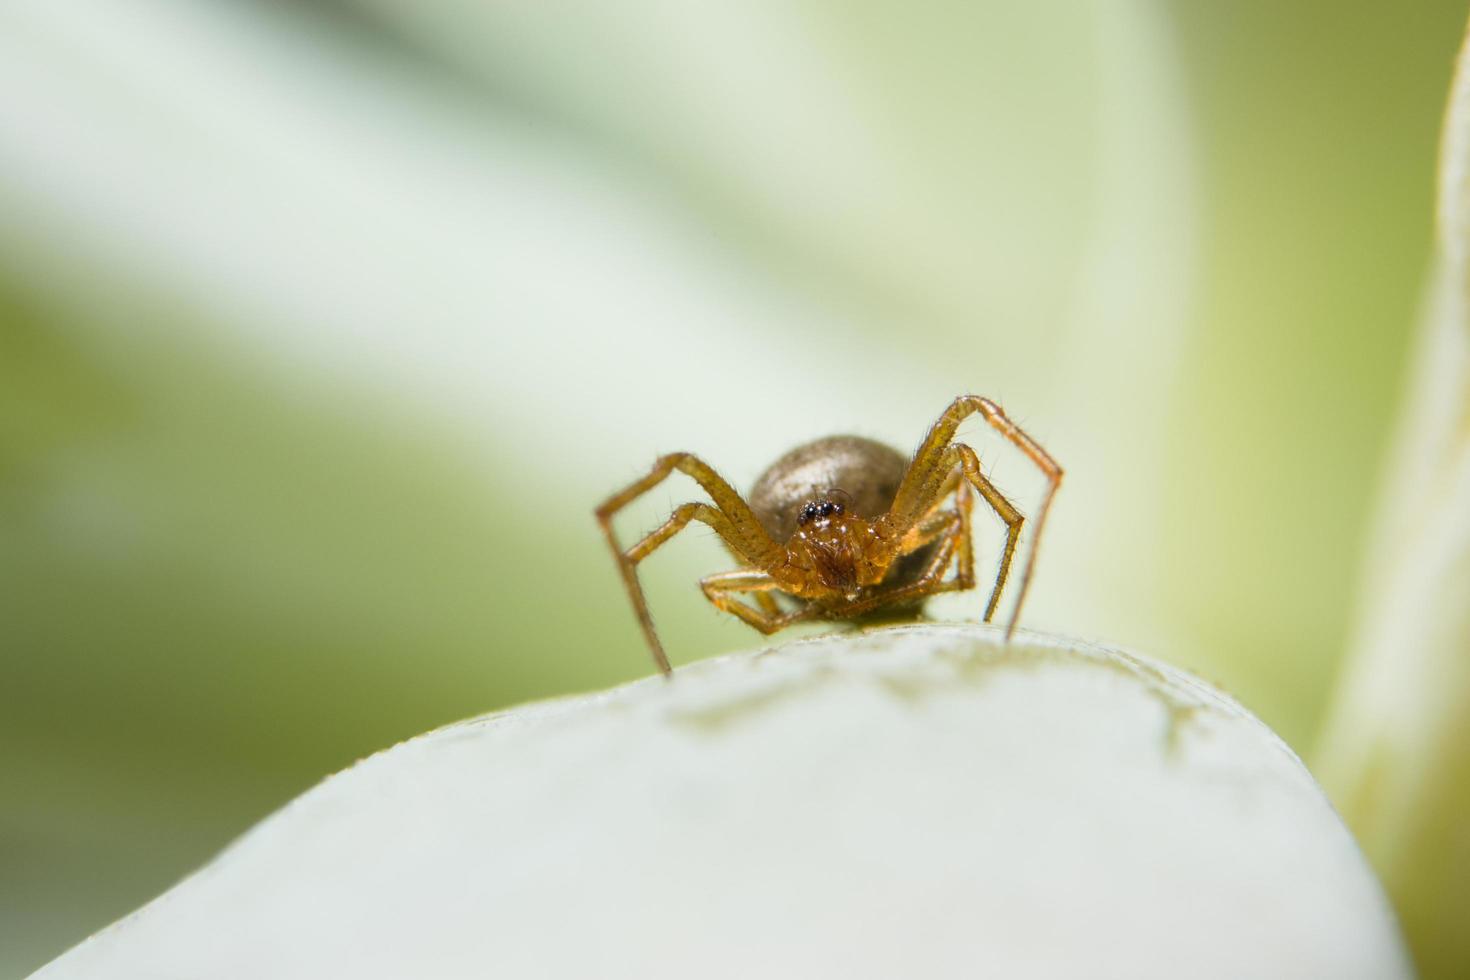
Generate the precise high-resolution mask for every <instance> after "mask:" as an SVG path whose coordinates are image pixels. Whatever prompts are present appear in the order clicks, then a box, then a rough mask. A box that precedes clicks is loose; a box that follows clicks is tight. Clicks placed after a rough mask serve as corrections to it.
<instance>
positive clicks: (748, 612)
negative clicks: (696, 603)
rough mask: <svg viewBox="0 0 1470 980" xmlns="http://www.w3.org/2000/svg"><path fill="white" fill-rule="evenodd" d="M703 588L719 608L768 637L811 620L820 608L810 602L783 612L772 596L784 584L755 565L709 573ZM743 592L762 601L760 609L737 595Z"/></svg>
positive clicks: (709, 598)
mask: <svg viewBox="0 0 1470 980" xmlns="http://www.w3.org/2000/svg"><path fill="white" fill-rule="evenodd" d="M699 587H700V588H701V589H703V590H704V595H705V598H707V599H708V600H709V601H710V602H712V603H713V604H714V605H715V608H717V609H719V610H720V611H722V612H727V613H730V614H731V615H733V616H738V617H739V618H740V619H741V620H742V621H744V622H745V623H746V624H747V625H749V626H754V627H755V628H756V629H758V630H760V631H761V632H762V633H765V634H766V635H767V636H769V635H770V634H772V633H774V632H776V631H777V630H780V629H785V628H786V627H787V626H790V625H791V624H792V623H797V622H800V621H801V620H803V619H810V618H811V617H812V614H813V613H814V612H815V611H816V607H814V606H811V605H806V606H803V607H802V608H800V609H797V610H794V611H792V612H782V611H781V609H780V607H779V606H777V605H776V602H775V600H774V599H773V598H772V597H771V591H772V590H774V589H778V588H780V586H778V585H777V584H776V581H775V580H774V579H772V578H771V576H769V575H767V574H766V573H765V572H762V571H758V570H756V569H753V568H741V569H737V570H735V571H732V572H720V573H718V574H715V575H710V576H707V577H705V578H703V579H700V581H699ZM741 593H748V594H751V597H752V598H753V599H755V600H756V602H758V603H760V608H756V607H755V606H752V605H750V604H748V603H744V602H741V601H740V600H739V599H738V598H736V596H737V595H739V594H741ZM762 599H765V600H766V602H761V601H760V600H762ZM767 603H769V605H767Z"/></svg>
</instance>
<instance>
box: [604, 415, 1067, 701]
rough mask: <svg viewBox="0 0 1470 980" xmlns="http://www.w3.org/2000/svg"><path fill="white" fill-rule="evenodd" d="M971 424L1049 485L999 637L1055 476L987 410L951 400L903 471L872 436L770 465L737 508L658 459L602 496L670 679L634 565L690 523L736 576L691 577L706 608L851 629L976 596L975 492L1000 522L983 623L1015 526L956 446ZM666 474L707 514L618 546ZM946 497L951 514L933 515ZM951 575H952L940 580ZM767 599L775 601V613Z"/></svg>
mask: <svg viewBox="0 0 1470 980" xmlns="http://www.w3.org/2000/svg"><path fill="white" fill-rule="evenodd" d="M973 414H979V415H980V416H981V417H983V418H984V419H985V421H986V422H988V423H989V424H990V425H991V426H992V427H994V428H995V429H997V430H998V431H999V432H1000V433H1001V435H1003V436H1004V437H1005V438H1006V439H1008V440H1009V441H1010V442H1012V443H1013V444H1015V445H1016V446H1017V447H1018V448H1019V449H1020V450H1021V451H1022V452H1023V453H1025V454H1026V455H1027V457H1029V458H1030V459H1031V461H1032V462H1034V463H1035V464H1036V465H1037V466H1038V467H1039V468H1040V469H1041V471H1042V473H1043V474H1045V476H1046V478H1047V488H1046V493H1045V495H1044V496H1043V497H1042V499H1041V507H1040V508H1039V509H1038V510H1037V513H1036V531H1035V533H1034V534H1033V536H1032V539H1031V548H1030V551H1029V552H1028V554H1027V557H1026V565H1025V567H1024V568H1023V569H1022V572H1021V591H1020V594H1019V595H1018V596H1017V597H1016V605H1015V608H1014V609H1013V610H1012V611H1011V619H1010V623H1009V624H1008V625H1007V627H1006V638H1007V639H1009V638H1010V636H1011V633H1012V632H1014V630H1015V628H1016V620H1017V619H1019V618H1020V615H1021V603H1023V602H1024V601H1025V600H1026V589H1027V586H1029V585H1030V583H1031V571H1032V568H1033V567H1034V565H1035V560H1036V546H1037V543H1038V542H1039V541H1040V540H1041V530H1042V527H1043V526H1044V525H1045V523H1046V512H1047V510H1048V509H1049V508H1050V507H1051V500H1052V497H1053V496H1054V495H1055V494H1056V491H1057V487H1058V486H1059V485H1060V484H1061V482H1062V468H1061V467H1060V466H1058V465H1057V464H1056V461H1055V460H1053V459H1052V458H1051V457H1050V456H1049V455H1047V453H1046V450H1044V449H1042V448H1041V447H1040V446H1039V445H1037V444H1036V442H1035V441H1034V440H1033V439H1032V438H1031V437H1030V436H1028V435H1027V434H1026V433H1025V432H1023V431H1021V429H1020V428H1018V427H1017V426H1016V424H1015V423H1014V422H1012V421H1011V420H1010V419H1009V418H1007V417H1006V414H1005V412H1003V411H1001V408H1000V406H999V405H997V404H995V402H993V401H991V400H990V399H988V398H980V397H978V396H976V395H961V396H960V397H959V398H956V399H955V400H954V402H953V403H951V404H950V406H949V408H947V409H945V411H944V414H943V415H941V416H940V417H939V421H937V422H935V423H934V425H933V427H932V428H930V430H929V434H928V435H926V436H925V437H924V441H923V443H922V444H921V445H920V446H919V449H918V451H917V452H916V453H914V458H913V461H912V462H907V463H906V462H905V460H904V458H903V456H902V455H901V454H900V453H898V452H897V451H896V450H893V449H890V448H889V447H887V446H885V445H883V444H882V443H877V442H873V441H872V440H871V439H862V438H859V437H857V436H831V437H828V438H826V439H818V440H817V441H816V442H810V443H807V444H806V445H804V446H798V447H797V448H796V449H793V450H792V451H791V452H789V453H787V454H786V455H785V456H783V457H781V458H780V459H778V460H777V461H776V462H775V463H773V464H771V467H770V468H769V469H767V470H766V471H765V473H763V474H762V475H761V477H760V479H758V480H757V481H756V483H755V487H754V488H753V489H752V490H751V494H750V502H749V503H747V502H746V501H745V500H743V499H742V498H741V496H740V494H738V493H736V492H735V489H734V488H733V487H731V486H730V484H728V483H726V482H725V480H724V479H722V478H721V477H720V475H719V474H718V473H716V472H715V471H714V470H713V469H711V468H710V467H709V466H708V465H707V464H705V463H704V462H702V461H700V460H699V459H698V458H696V457H694V456H692V455H690V454H689V453H672V454H670V455H668V456H662V457H660V458H659V460H658V462H656V463H654V464H653V469H652V470H651V471H650V472H649V474H648V475H647V476H645V477H643V479H641V480H638V481H636V482H634V483H632V484H630V485H629V486H627V487H625V488H624V489H623V490H621V491H619V492H618V493H615V494H613V495H612V496H611V497H609V498H608V499H607V500H605V501H604V502H603V504H602V506H600V507H598V508H597V520H598V523H600V524H601V525H602V530H603V532H604V533H606V534H607V541H608V544H609V545H611V546H612V550H613V555H614V557H615V558H616V560H617V563H618V568H619V569H620V570H621V571H622V573H623V582H624V584H625V585H626V586H627V588H628V598H630V599H631V600H632V601H633V610H634V611H635V612H636V613H637V614H638V622H639V624H640V625H642V627H643V635H644V636H645V637H646V638H647V639H648V646H649V649H650V650H651V651H652V652H653V659H654V662H655V663H657V664H658V669H659V670H661V671H663V672H664V673H665V674H668V673H670V668H669V659H668V657H667V656H665V654H664V650H663V645H662V644H660V643H659V640H658V634H657V633H656V632H655V631H654V628H653V618H652V617H651V616H650V615H649V613H648V602H647V600H645V599H644V597H643V586H642V585H641V584H639V581H638V570H637V569H638V563H639V562H641V561H642V560H643V559H645V558H647V557H648V556H649V555H650V554H652V553H653V552H654V551H655V550H656V549H657V548H658V547H659V546H660V545H662V544H663V543H664V542H666V541H668V540H669V539H670V538H672V537H673V536H674V535H675V534H678V533H679V531H680V530H682V529H683V528H684V526H685V525H686V524H688V523H689V522H690V521H700V522H702V523H704V524H708V525H709V526H710V527H711V528H713V529H714V530H715V532H716V533H717V534H719V536H720V538H721V539H722V540H723V541H724V543H725V546H726V547H727V548H729V550H730V552H731V554H733V555H734V556H735V558H736V560H737V561H739V562H740V563H741V564H743V565H744V566H745V567H744V568H740V569H736V570H735V571H730V572H721V573H719V574H716V575H711V576H709V577H707V578H705V579H702V580H701V581H700V583H699V586H700V588H701V589H703V590H704V594H705V597H706V598H708V599H709V601H710V602H712V603H713V604H714V605H715V607H716V608H718V609H722V610H724V611H725V612H727V613H730V614H732V615H735V616H738V617H740V618H741V619H742V620H744V621H745V622H747V623H749V624H750V625H751V626H754V627H755V628H756V629H758V630H760V631H761V632H762V633H767V634H769V633H774V632H776V631H777V630H779V629H783V628H785V627H787V626H790V625H791V624H792V623H799V622H802V621H805V620H811V619H827V620H833V619H852V618H855V617H859V616H863V615H866V614H868V613H871V612H873V611H874V610H877V609H880V608H886V607H903V606H917V605H919V604H920V603H922V602H923V601H924V599H926V598H927V597H929V596H931V595H935V594H937V593H940V592H957V591H963V590H966V589H972V588H974V587H975V562H974V555H973V552H972V550H971V543H970V506H971V503H972V498H971V496H970V490H971V487H972V486H973V488H974V489H975V490H978V491H979V492H980V496H982V497H984V498H985V502H986V503H988V504H989V505H990V506H991V507H992V508H993V509H994V510H995V512H996V513H997V514H998V515H1000V518H1001V520H1003V521H1005V524H1006V543H1005V549H1004V551H1002V552H1001V556H1000V568H999V570H998V571H997V572H996V576H995V586H994V587H993V588H992V589H991V591H990V601H989V602H988V603H987V604H986V606H985V621H986V622H989V621H990V618H991V617H992V616H993V615H994V614H995V607H996V603H997V602H999V601H1000V593H1001V590H1002V589H1003V588H1004V587H1005V583H1006V578H1007V576H1008V575H1009V574H1010V570H1011V558H1012V557H1013V556H1014V555H1015V552H1016V542H1017V541H1018V540H1019V539H1020V536H1021V525H1022V523H1023V522H1024V521H1025V518H1024V517H1023V516H1022V515H1021V512H1020V511H1018V510H1016V508H1015V507H1013V506H1012V505H1011V502H1010V501H1009V500H1007V499H1006V498H1005V497H1004V496H1003V495H1002V494H1001V492H1000V491H999V490H997V489H996V488H995V487H994V486H993V485H992V484H991V483H990V481H989V480H987V479H986V478H985V476H984V475H983V474H982V473H981V472H980V460H979V457H977V456H976V455H975V451H974V450H973V449H971V448H970V447H969V446H967V445H965V444H964V443H962V442H955V441H954V435H955V430H957V429H958V428H959V425H960V422H961V421H963V420H964V419H965V418H966V417H968V416H970V415H973ZM675 470H678V471H679V472H681V473H684V474H686V475H688V476H690V477H692V478H693V479H694V481H695V482H696V483H698V484H699V485H700V486H701V487H703V488H704V490H705V492H706V493H708V494H709V495H710V498H711V499H712V500H713V501H714V506H713V507H711V506H710V505H709V504H705V503H688V504H682V505H680V506H679V507H676V508H674V513H673V515H672V516H670V517H669V519H668V520H667V521H665V522H664V524H663V526H662V527H660V528H659V529H658V530H656V531H654V532H652V533H651V534H649V535H647V536H646V537H645V538H643V540H641V541H639V542H638V543H637V544H635V545H633V547H631V548H628V549H627V550H626V551H625V550H623V548H621V547H620V546H619V545H618V540H617V537H616V535H614V533H613V527H612V519H613V515H614V514H616V513H617V512H618V511H620V510H622V509H623V508H624V507H626V506H627V505H628V504H629V503H631V502H632V501H633V500H635V499H637V498H638V497H640V496H642V495H643V494H644V493H647V492H648V491H649V490H651V489H653V488H654V487H655V486H657V485H658V484H659V483H661V482H662V481H663V480H664V479H666V478H667V477H668V476H669V474H671V473H673V472H674V471H675ZM950 497H953V499H954V507H953V509H944V508H942V506H941V505H942V504H944V503H945V501H946V500H947V499H949V498H950ZM951 565H953V566H954V575H953V576H952V577H950V578H946V577H945V573H946V572H948V570H949V568H950V566H951ZM740 593H750V594H751V597H752V599H753V601H754V605H752V604H751V603H748V602H742V601H740V600H739V599H738V598H737V596H738V595H739V594H740ZM773 593H774V595H773ZM777 596H782V597H784V599H785V603H784V605H783V603H782V602H778V601H777Z"/></svg>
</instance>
